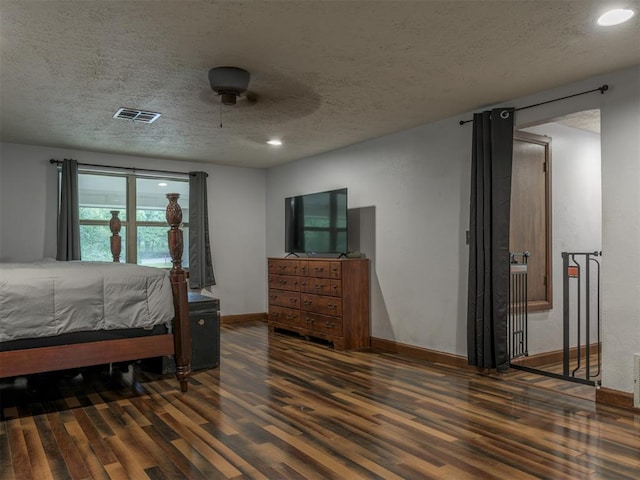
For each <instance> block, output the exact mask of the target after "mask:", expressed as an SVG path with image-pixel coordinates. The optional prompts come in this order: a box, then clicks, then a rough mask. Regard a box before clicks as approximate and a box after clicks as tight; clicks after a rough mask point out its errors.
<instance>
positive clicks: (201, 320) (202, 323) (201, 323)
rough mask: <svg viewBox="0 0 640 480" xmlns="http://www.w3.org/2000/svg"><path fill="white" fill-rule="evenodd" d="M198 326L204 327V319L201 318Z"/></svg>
mask: <svg viewBox="0 0 640 480" xmlns="http://www.w3.org/2000/svg"><path fill="white" fill-rule="evenodd" d="M198 325H200V326H202V325H204V318H201V319H200V320H198Z"/></svg>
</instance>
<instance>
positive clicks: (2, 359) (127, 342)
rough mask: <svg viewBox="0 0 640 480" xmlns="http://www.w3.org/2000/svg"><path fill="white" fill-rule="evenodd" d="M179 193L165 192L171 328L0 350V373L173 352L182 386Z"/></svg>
mask: <svg viewBox="0 0 640 480" xmlns="http://www.w3.org/2000/svg"><path fill="white" fill-rule="evenodd" d="M179 197H180V195H179V194H177V193H168V194H167V199H168V200H169V204H168V205H167V222H168V223H169V225H170V230H169V232H168V241H169V253H170V254H171V262H172V265H173V266H172V268H171V272H170V274H169V275H170V279H171V290H172V292H173V305H174V308H175V317H174V319H173V333H168V334H163V335H150V336H146V337H136V338H124V339H118V340H103V341H97V342H87V343H77V344H70V345H60V346H51V347H39V348H30V349H24V350H10V351H5V352H0V378H5V377H15V376H19V375H27V374H33V373H42V372H50V371H54V370H65V369H69V368H78V367H87V366H91V365H100V364H104V363H111V362H126V361H129V360H138V359H141V358H148V357H159V356H162V355H174V356H175V361H176V378H177V379H178V381H179V382H180V390H181V391H182V392H186V391H187V388H188V382H189V377H190V375H191V331H190V326H189V304H188V300H187V297H188V296H187V290H188V289H187V278H186V273H185V271H184V270H183V269H182V252H183V239H182V230H180V224H181V223H182V209H181V208H180V205H179V204H178V198H179ZM112 216H113V218H112V219H111V221H110V222H109V226H110V228H111V232H112V236H111V254H112V255H113V260H114V261H115V262H118V261H120V250H121V238H120V233H119V232H120V228H121V224H120V220H119V219H118V216H117V212H116V213H115V214H114V213H113V212H112Z"/></svg>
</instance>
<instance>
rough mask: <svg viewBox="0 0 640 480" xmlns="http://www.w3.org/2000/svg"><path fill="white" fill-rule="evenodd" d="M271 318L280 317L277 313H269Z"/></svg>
mask: <svg viewBox="0 0 640 480" xmlns="http://www.w3.org/2000/svg"><path fill="white" fill-rule="evenodd" d="M271 316H272V317H279V316H280V314H279V313H278V312H272V313H271Z"/></svg>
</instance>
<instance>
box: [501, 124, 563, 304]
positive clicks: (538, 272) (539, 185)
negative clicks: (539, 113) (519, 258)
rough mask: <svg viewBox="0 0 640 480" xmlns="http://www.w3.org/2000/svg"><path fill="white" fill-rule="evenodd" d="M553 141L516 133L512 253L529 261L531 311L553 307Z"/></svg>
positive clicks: (514, 146)
mask: <svg viewBox="0 0 640 480" xmlns="http://www.w3.org/2000/svg"><path fill="white" fill-rule="evenodd" d="M550 146H551V139H550V138H549V137H544V136H541V135H534V134H530V133H525V132H516V135H515V136H514V141H513V172H512V178H511V226H510V232H509V250H510V251H512V252H525V251H528V252H530V253H531V256H530V257H529V259H528V265H529V267H528V279H527V296H528V301H529V302H528V303H529V310H545V309H550V308H552V306H553V301H552V300H553V299H552V282H551V148H550Z"/></svg>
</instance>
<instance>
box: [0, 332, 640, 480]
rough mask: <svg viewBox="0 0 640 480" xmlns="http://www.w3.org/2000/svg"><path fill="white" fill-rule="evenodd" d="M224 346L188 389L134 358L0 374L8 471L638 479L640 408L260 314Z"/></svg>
mask: <svg viewBox="0 0 640 480" xmlns="http://www.w3.org/2000/svg"><path fill="white" fill-rule="evenodd" d="M221 347H222V359H221V368H219V369H214V370H208V371H200V372H196V373H195V375H193V377H192V380H191V383H190V387H189V392H188V393H187V394H182V393H180V392H179V389H178V386H177V383H176V381H175V380H174V379H173V378H172V377H171V376H168V375H167V376H164V377H158V376H155V377H154V376H153V375H150V374H146V373H144V372H140V371H138V370H135V371H133V372H131V371H130V372H126V373H124V374H117V373H114V374H112V375H108V374H107V373H105V372H99V371H94V372H93V374H85V375H84V377H82V376H75V377H73V376H72V374H67V375H66V376H65V375H61V374H56V375H41V376H38V377H32V378H30V379H29V380H28V382H25V381H19V382H15V383H14V384H6V383H5V384H4V385H3V386H2V389H1V390H0V394H1V402H2V405H1V412H2V422H1V424H0V472H1V473H0V476H1V478H3V479H13V478H16V479H30V478H33V479H37V480H41V479H46V478H53V479H56V480H58V479H66V478H71V479H82V478H99V479H102V478H104V479H108V478H111V479H125V478H133V479H178V478H193V479H215V478H224V479H243V478H247V479H249V478H251V479H253V478H256V479H258V478H260V479H270V480H271V479H280V478H282V479H305V478H306V479H349V480H351V479H358V478H362V479H431V478H441V479H451V480H464V479H536V478H545V479H572V480H574V479H583V478H584V479H607V480H615V479H634V480H637V479H638V478H640V413H636V412H632V411H629V410H622V409H620V410H619V409H616V408H612V407H602V406H598V405H596V404H595V403H594V402H592V401H588V400H584V399H581V398H578V397H576V396H571V395H566V394H564V393H559V392H555V391H552V390H549V389H546V388H540V387H537V386H536V385H533V384H527V383H517V382H513V381H510V380H509V378H508V375H507V376H505V377H497V378H496V377H492V376H486V375H481V374H478V373H474V372H470V371H464V370H460V369H455V368H450V367H445V366H440V365H434V364H429V363H427V362H419V361H413V360H408V359H406V358H401V357H399V356H396V355H390V354H381V353H372V352H336V351H333V350H332V349H330V348H327V346H325V345H321V344H315V343H310V342H306V341H303V340H301V339H299V338H294V337H287V336H284V335H271V336H270V335H268V333H267V327H266V324H264V323H262V322H248V323H242V324H231V325H225V326H223V328H222V341H221Z"/></svg>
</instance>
